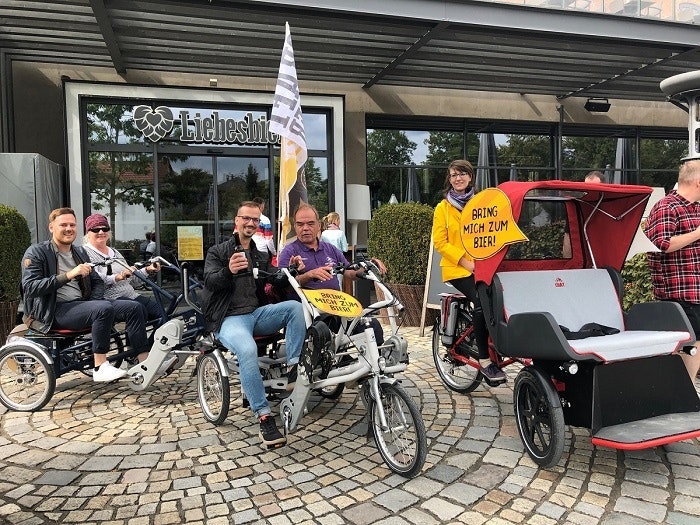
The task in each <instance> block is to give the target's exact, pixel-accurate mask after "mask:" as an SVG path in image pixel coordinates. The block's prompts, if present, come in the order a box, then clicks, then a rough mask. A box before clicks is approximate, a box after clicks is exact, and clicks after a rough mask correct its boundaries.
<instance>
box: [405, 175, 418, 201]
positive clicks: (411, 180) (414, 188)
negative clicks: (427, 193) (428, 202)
mask: <svg viewBox="0 0 700 525" xmlns="http://www.w3.org/2000/svg"><path fill="white" fill-rule="evenodd" d="M404 202H420V186H419V185H418V175H417V174H416V168H415V167H411V168H408V181H407V182H406V199H405V200H404Z"/></svg>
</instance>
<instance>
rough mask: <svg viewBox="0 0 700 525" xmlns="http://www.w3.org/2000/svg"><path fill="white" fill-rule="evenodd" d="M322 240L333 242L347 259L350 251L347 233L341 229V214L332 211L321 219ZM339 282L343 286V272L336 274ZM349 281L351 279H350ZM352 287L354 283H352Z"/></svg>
mask: <svg viewBox="0 0 700 525" xmlns="http://www.w3.org/2000/svg"><path fill="white" fill-rule="evenodd" d="M321 240H322V241H323V242H327V243H328V244H332V245H333V246H335V247H336V248H338V249H339V250H340V251H341V252H343V254H344V255H345V258H346V259H347V251H348V240H347V239H346V238H345V233H343V230H341V229H340V215H339V214H337V213H336V212H334V211H332V212H330V213H329V214H328V215H326V216H325V217H324V218H323V219H321ZM336 277H337V278H338V282H339V283H340V288H341V289H342V288H343V276H342V275H341V274H338V275H336ZM348 282H349V281H348ZM350 287H351V288H352V285H350Z"/></svg>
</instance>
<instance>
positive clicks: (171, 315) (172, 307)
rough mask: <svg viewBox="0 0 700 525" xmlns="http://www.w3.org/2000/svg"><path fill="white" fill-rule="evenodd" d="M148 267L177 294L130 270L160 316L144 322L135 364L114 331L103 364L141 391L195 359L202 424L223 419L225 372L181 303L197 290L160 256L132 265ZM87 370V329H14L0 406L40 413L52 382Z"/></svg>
mask: <svg viewBox="0 0 700 525" xmlns="http://www.w3.org/2000/svg"><path fill="white" fill-rule="evenodd" d="M154 262H155V263H159V264H160V265H161V268H163V270H164V271H168V272H171V273H174V274H176V275H177V279H176V280H177V281H178V282H180V284H181V289H180V290H179V291H176V292H175V293H173V292H172V291H169V290H168V289H166V288H165V287H163V286H159V285H158V284H157V283H156V282H154V281H152V280H150V279H148V278H146V277H144V276H142V275H141V274H140V273H134V276H135V277H136V278H137V279H140V280H141V282H142V283H143V286H145V287H147V288H149V289H151V290H152V292H153V297H154V298H155V299H156V302H157V303H158V305H159V307H160V310H161V318H160V319H159V320H156V321H150V322H149V330H150V332H151V334H150V340H151V341H152V346H151V348H150V351H149V355H148V358H147V359H146V360H145V361H143V362H141V363H138V362H136V359H135V356H134V355H133V352H131V351H130V350H129V349H128V348H127V343H128V341H127V340H126V334H125V332H124V331H123V330H119V329H113V331H112V335H111V351H110V353H108V354H107V359H108V360H109V361H110V362H112V364H114V365H115V366H117V367H120V366H125V367H127V372H128V375H127V376H126V377H125V378H124V379H123V381H126V382H127V383H128V385H129V386H130V387H131V388H132V389H133V390H135V391H142V390H146V389H148V388H150V387H151V386H152V385H153V384H154V383H155V382H156V381H157V380H158V379H160V378H162V377H164V376H166V375H168V374H170V373H171V372H172V371H174V370H175V369H177V368H179V367H180V366H182V365H183V364H184V362H185V361H186V360H187V359H188V358H189V357H190V356H194V357H195V358H196V366H195V375H196V376H197V396H198V399H199V402H200V405H201V407H202V412H203V413H204V416H205V418H206V419H207V420H209V421H211V422H213V423H217V424H218V423H220V422H222V421H223V420H224V419H225V418H226V415H227V414H228V410H229V406H228V401H226V403H224V402H223V400H224V399H226V400H228V390H229V388H230V387H229V382H228V368H227V366H226V361H225V360H224V359H223V357H222V356H221V352H220V350H219V349H218V348H216V347H213V346H210V345H204V344H202V343H201V339H202V336H203V334H204V332H205V323H204V319H203V318H202V316H201V315H200V314H199V313H198V312H196V311H195V310H194V309H193V308H191V307H189V306H188V305H187V304H186V303H185V302H184V297H185V296H186V295H188V296H189V295H196V290H197V289H198V288H201V285H200V283H199V282H197V280H196V279H194V278H191V277H187V278H181V274H182V272H181V270H180V268H179V267H178V266H177V265H175V264H172V263H170V262H168V261H167V260H165V259H163V258H162V257H154V258H151V259H149V260H147V261H144V262H139V263H136V264H135V266H136V267H137V268H142V267H146V266H148V265H150V264H151V263H154ZM91 264H92V265H93V266H96V265H106V266H114V265H116V266H119V265H122V266H124V262H123V260H119V259H105V260H104V261H102V262H99V263H91ZM122 269H123V268H118V269H116V271H121V270H122ZM161 323H162V324H161ZM158 325H160V326H158ZM93 366H94V365H93V355H92V340H91V338H90V328H89V327H88V328H86V329H84V330H52V331H50V332H48V333H46V334H42V333H37V332H33V331H31V330H26V327H24V326H23V325H22V326H20V327H17V328H16V329H15V330H13V332H12V333H11V334H10V336H9V337H8V339H7V343H6V344H5V345H4V346H3V347H2V348H0V402H1V403H2V404H3V405H5V406H6V407H7V408H8V409H10V410H15V411H25V412H27V411H28V412H33V411H37V410H40V409H42V408H43V407H44V406H45V405H46V404H47V403H48V402H49V401H50V400H51V398H52V396H53V394H54V391H55V389H56V380H57V379H58V378H60V377H62V376H64V375H65V374H68V373H70V372H73V371H80V372H82V373H84V374H86V375H88V376H90V375H92V370H93Z"/></svg>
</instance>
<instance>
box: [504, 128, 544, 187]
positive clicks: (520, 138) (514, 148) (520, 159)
mask: <svg viewBox="0 0 700 525" xmlns="http://www.w3.org/2000/svg"><path fill="white" fill-rule="evenodd" d="M506 137H508V141H507V143H506V144H502V145H500V146H498V147H497V150H498V160H499V163H500V164H502V165H510V164H515V165H516V166H518V167H519V168H530V169H528V170H527V172H528V178H529V179H535V178H539V179H551V178H554V174H553V171H552V170H542V169H537V168H541V167H543V166H553V163H552V155H551V142H550V138H549V136H546V135H506Z"/></svg>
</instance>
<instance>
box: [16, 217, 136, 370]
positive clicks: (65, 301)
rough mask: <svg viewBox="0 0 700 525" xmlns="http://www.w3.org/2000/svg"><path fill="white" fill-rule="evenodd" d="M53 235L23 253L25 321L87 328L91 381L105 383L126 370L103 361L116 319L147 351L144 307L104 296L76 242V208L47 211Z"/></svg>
mask: <svg viewBox="0 0 700 525" xmlns="http://www.w3.org/2000/svg"><path fill="white" fill-rule="evenodd" d="M49 231H50V232H51V239H50V240H48V241H43V242H40V243H37V244H33V245H31V246H30V247H29V248H27V251H26V252H25V253H24V257H23V258H22V300H23V303H24V316H23V321H24V323H25V324H26V325H27V326H28V327H29V328H31V329H32V330H35V331H37V332H39V333H43V334H45V333H48V332H49V331H50V330H51V329H67V330H82V329H84V328H91V334H92V353H93V359H94V363H95V370H94V373H93V375H92V378H93V380H94V381H98V382H107V381H114V380H116V379H121V378H122V377H124V376H126V375H127V372H126V370H120V369H118V368H116V367H114V366H113V365H112V364H111V363H110V362H109V361H107V352H108V351H109V347H110V336H111V332H112V325H113V324H114V321H115V319H125V320H126V328H127V333H128V335H129V336H130V337H131V336H135V337H133V338H132V339H131V340H130V342H131V345H132V348H133V349H134V350H135V351H136V352H138V353H144V352H147V351H148V347H147V344H148V341H147V340H146V338H145V331H144V332H143V333H144V337H143V338H139V337H138V334H139V329H140V328H141V327H143V324H144V322H145V321H144V319H145V318H144V314H143V306H141V305H140V304H139V303H137V302H135V301H114V302H112V301H107V300H106V299H104V282H103V281H102V279H101V278H100V276H99V275H97V272H95V271H94V269H93V267H92V265H91V264H90V258H89V257H88V254H87V252H86V251H85V248H83V247H82V246H74V245H73V242H74V241H75V238H76V235H77V231H78V230H77V225H76V220H75V212H74V211H73V210H72V209H71V208H57V209H55V210H53V211H52V212H51V214H50V215H49Z"/></svg>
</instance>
